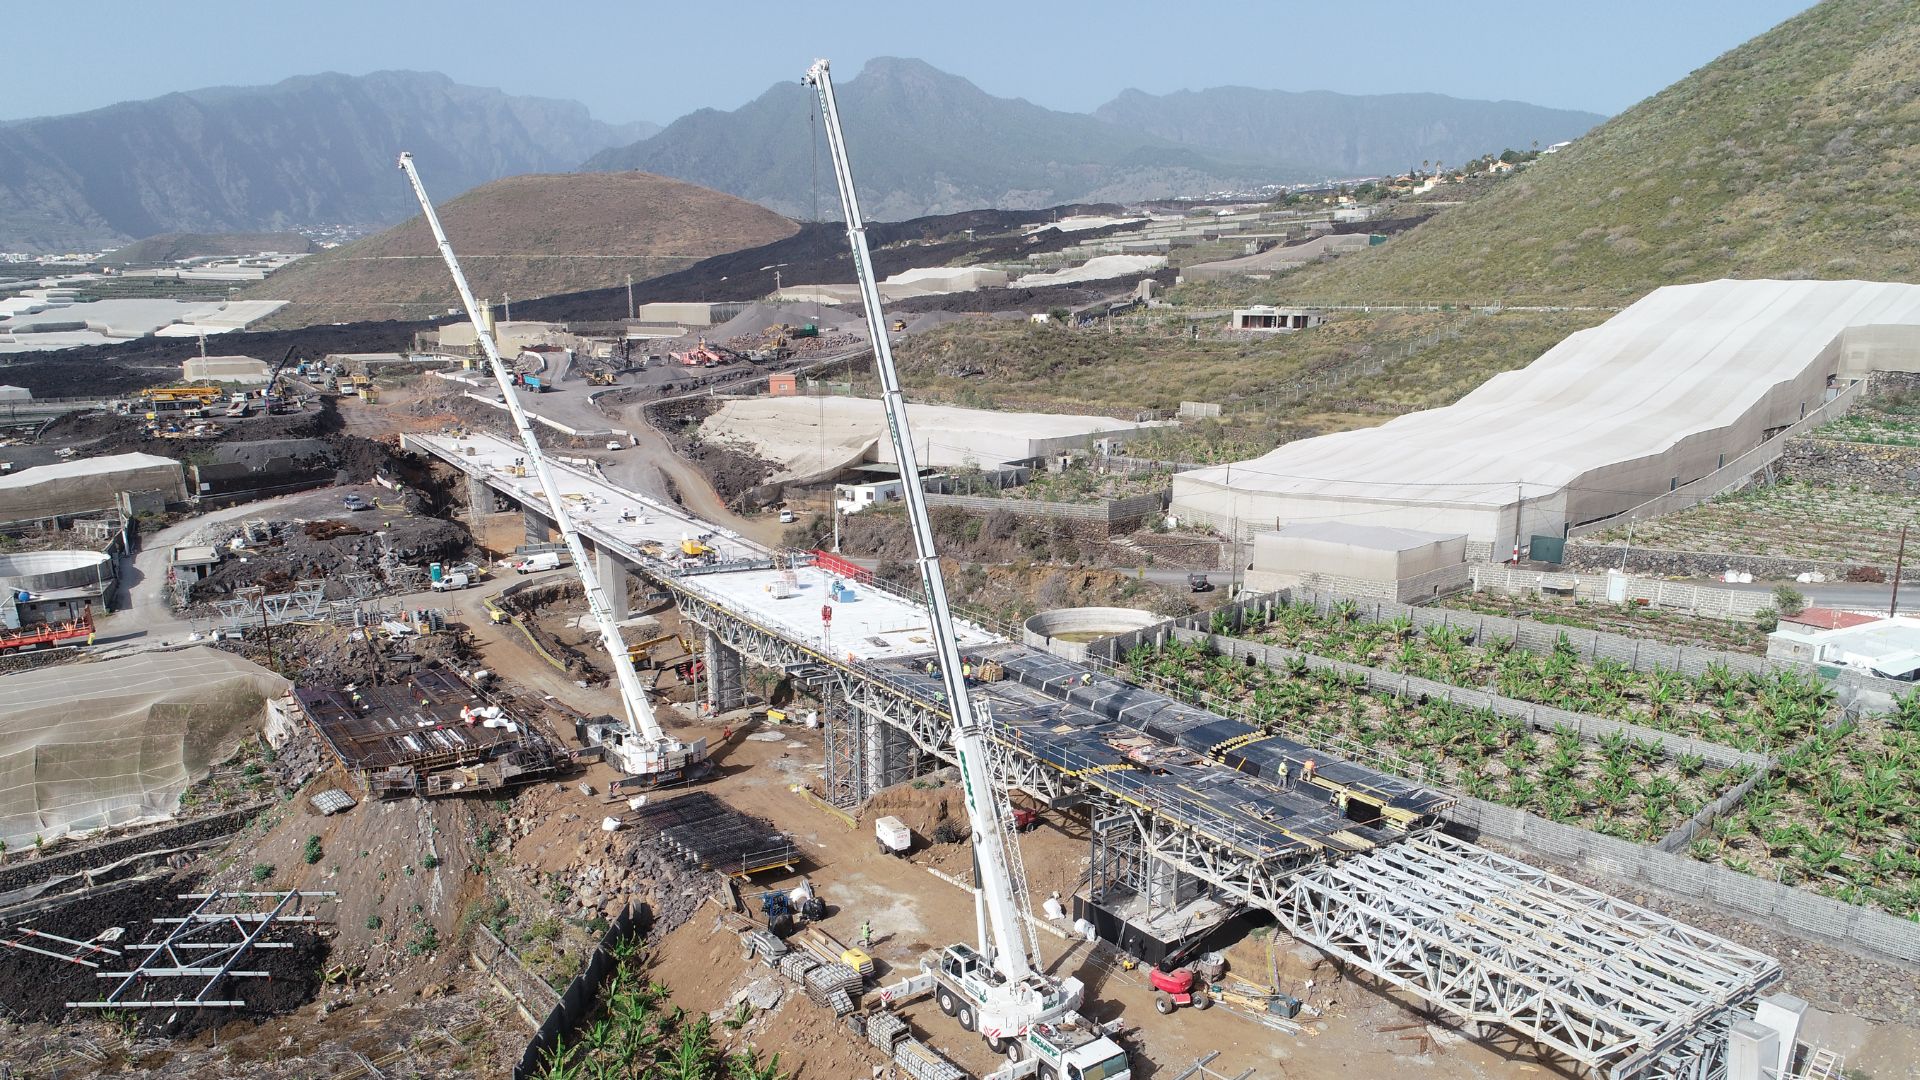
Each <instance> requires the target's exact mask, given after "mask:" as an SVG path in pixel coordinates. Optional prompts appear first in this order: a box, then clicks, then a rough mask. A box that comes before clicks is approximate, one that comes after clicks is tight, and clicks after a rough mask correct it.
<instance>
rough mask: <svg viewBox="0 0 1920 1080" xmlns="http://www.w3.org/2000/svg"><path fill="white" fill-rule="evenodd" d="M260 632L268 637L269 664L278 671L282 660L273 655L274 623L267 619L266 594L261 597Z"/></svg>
mask: <svg viewBox="0 0 1920 1080" xmlns="http://www.w3.org/2000/svg"><path fill="white" fill-rule="evenodd" d="M260 632H261V633H262V634H264V635H265V636H266V639H267V666H268V667H270V668H272V669H273V670H274V671H275V672H276V673H277V672H279V670H280V660H279V658H278V657H276V656H274V655H273V624H272V623H270V622H268V621H267V600H266V597H264V596H263V597H261V598H260Z"/></svg>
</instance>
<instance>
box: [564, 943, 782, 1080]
mask: <svg viewBox="0 0 1920 1080" xmlns="http://www.w3.org/2000/svg"><path fill="white" fill-rule="evenodd" d="M617 952H618V956H619V966H618V967H617V968H615V969H614V972H613V974H612V975H610V976H608V978H607V981H606V985H605V986H603V987H602V988H601V991H600V996H599V998H598V1000H596V1001H595V1002H594V1008H593V1012H592V1013H591V1014H590V1015H589V1016H588V1017H587V1020H586V1023H585V1025H584V1026H582V1028H581V1029H580V1033H579V1036H578V1038H577V1039H576V1040H575V1041H573V1042H566V1041H564V1040H563V1041H562V1042H560V1043H559V1045H557V1046H555V1047H554V1049H553V1051H552V1052H551V1053H549V1054H548V1055H547V1059H546V1062H545V1066H544V1067H543V1068H542V1069H541V1070H540V1071H539V1072H537V1073H535V1075H536V1076H537V1077H539V1078H540V1080H614V1078H627V1077H646V1078H648V1080H784V1077H785V1076H786V1074H785V1073H784V1072H782V1071H781V1070H780V1056H779V1055H778V1054H775V1055H774V1056H773V1059H772V1060H771V1061H767V1062H762V1061H761V1060H760V1057H759V1055H758V1054H757V1053H755V1052H754V1051H752V1050H750V1049H749V1050H739V1051H735V1052H733V1053H728V1052H726V1051H724V1050H722V1049H720V1048H719V1047H718V1046H716V1045H715V1043H714V1030H713V1023H712V1021H711V1020H709V1019H708V1018H707V1017H706V1016H704V1015H693V1016H689V1015H688V1014H687V1012H686V1010H684V1009H681V1008H678V1007H676V1006H674V1005H673V1004H671V1003H670V1002H669V1000H668V998H667V989H666V987H664V986H661V985H660V984H659V983H657V982H653V981H651V980H649V979H647V977H646V974H645V970H644V963H643V961H642V959H641V955H640V953H639V951H638V950H637V949H636V948H635V947H634V946H633V945H632V944H631V943H625V944H623V945H621V946H619V947H617ZM742 1005H743V1010H744V1011H743V1012H740V1013H736V1014H735V1015H734V1016H733V1017H730V1018H727V1019H725V1020H722V1021H721V1024H722V1025H723V1026H725V1027H727V1028H736V1027H739V1026H741V1025H742V1024H744V1023H745V1022H746V1021H747V1020H749V1019H751V1007H747V1006H745V1003H744V1002H743V1003H742Z"/></svg>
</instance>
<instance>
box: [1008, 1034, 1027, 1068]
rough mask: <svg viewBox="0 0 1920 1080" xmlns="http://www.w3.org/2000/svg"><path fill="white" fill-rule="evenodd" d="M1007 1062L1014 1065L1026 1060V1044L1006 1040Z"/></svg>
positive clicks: (1017, 1040)
mask: <svg viewBox="0 0 1920 1080" xmlns="http://www.w3.org/2000/svg"><path fill="white" fill-rule="evenodd" d="M1007 1060H1008V1061H1011V1062H1015V1063H1018V1062H1022V1061H1025V1060H1027V1047H1026V1044H1025V1043H1023V1042H1021V1041H1020V1040H1019V1039H1008V1040H1007Z"/></svg>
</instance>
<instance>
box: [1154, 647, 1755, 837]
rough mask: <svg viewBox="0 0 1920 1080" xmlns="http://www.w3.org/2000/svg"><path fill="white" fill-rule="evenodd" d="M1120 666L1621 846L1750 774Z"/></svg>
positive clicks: (1182, 672)
mask: <svg viewBox="0 0 1920 1080" xmlns="http://www.w3.org/2000/svg"><path fill="white" fill-rule="evenodd" d="M1127 664H1128V667H1129V668H1130V669H1131V673H1132V675H1133V676H1134V677H1135V678H1136V679H1138V680H1140V681H1142V682H1144V683H1146V684H1148V685H1160V686H1164V687H1166V688H1167V689H1168V690H1169V691H1171V692H1173V693H1175V694H1178V695H1180V696H1184V697H1188V698H1191V699H1195V700H1199V701H1201V702H1203V703H1205V704H1207V705H1209V706H1211V707H1214V708H1216V709H1220V710H1223V711H1225V712H1227V713H1228V714H1230V715H1235V714H1237V715H1241V716H1244V717H1245V718H1246V719H1247V720H1248V721H1249V722H1252V723H1257V724H1260V725H1261V726H1263V727H1267V728H1271V729H1273V730H1276V731H1284V732H1286V733H1288V734H1291V735H1294V736H1295V737H1304V738H1306V739H1308V740H1309V741H1311V742H1313V743H1314V744H1315V745H1319V746H1325V747H1326V748H1327V749H1329V750H1331V751H1335V752H1342V753H1347V754H1349V755H1350V756H1352V757H1354V758H1355V759H1356V760H1359V761H1363V762H1366V763H1368V764H1372V765H1376V766H1379V767H1382V768H1386V769H1388V770H1390V771H1392V772H1395V773H1398V774H1400V775H1402V776H1406V777H1409V778H1410V779H1415V780H1420V781H1423V782H1426V783H1430V784H1438V785H1444V786H1446V787H1449V788H1452V789H1454V790H1456V791H1461V792H1465V793H1466V794H1468V795H1471V796H1473V797H1474V798H1477V799H1484V800H1486V801H1488V802H1494V803H1499V804H1501V805H1503V806H1512V807H1516V808H1519V809H1523V810H1529V811H1532V812H1534V813H1536V814H1540V815H1542V816H1544V817H1547V818H1551V819H1552V820H1554V821H1560V822H1565V823H1568V824H1576V825H1581V826H1583V827H1585V828H1589V829H1593V830H1594V831H1596V832H1602V833H1606V834H1608V835H1611V836H1618V837H1620V838H1622V839H1626V840H1635V841H1640V842H1652V841H1656V840H1658V839H1660V838H1661V837H1662V836H1665V835H1666V834H1667V833H1668V832H1670V831H1672V830H1673V829H1674V828H1675V827H1676V826H1678V825H1680V824H1681V823H1682V822H1684V821H1686V820H1687V819H1688V818H1690V817H1692V816H1693V815H1694V813H1696V812H1697V811H1698V810H1699V809H1700V808H1701V807H1702V806H1704V805H1706V804H1707V803H1708V802H1710V801H1712V800H1713V799H1715V798H1717V797H1719V796H1720V795H1721V794H1723V793H1725V792H1726V791H1727V790H1728V789H1729V788H1732V787H1734V786H1735V785H1737V784H1739V783H1741V782H1742V781H1744V780H1746V779H1747V778H1748V777H1749V776H1751V775H1752V771H1751V770H1750V769H1748V768H1747V767H1745V766H1742V767H1739V768H1734V769H1724V768H1715V767H1713V766H1710V765H1708V764H1707V763H1706V762H1705V761H1703V760H1701V759H1700V758H1698V757H1694V756H1692V755H1682V756H1680V757H1669V756H1668V754H1667V753H1666V751H1665V749H1664V748H1663V747H1662V746H1661V745H1660V744H1659V743H1658V742H1655V741H1652V740H1646V741H1636V740H1634V739H1632V738H1629V737H1627V736H1626V735H1624V734H1620V735H1613V736H1609V737H1608V738H1606V739H1603V740H1601V741H1599V742H1589V741H1587V740H1585V739H1583V738H1581V737H1580V735H1579V734H1577V733H1575V732H1572V731H1563V732H1555V733H1553V734H1543V733H1540V732H1536V731H1534V730H1532V729H1531V728H1530V727H1529V726H1528V725H1527V723H1526V722H1525V721H1524V720H1519V719H1515V718H1512V717H1505V716H1499V715H1497V714H1495V713H1492V712H1488V711H1486V710H1482V709H1469V708H1465V707H1462V706H1460V705H1456V704H1453V703H1451V702H1446V701H1424V702H1421V701H1413V700H1409V699H1406V698H1400V697H1395V696H1392V695H1389V694H1382V693H1379V692H1377V691H1375V690H1373V689H1371V688H1369V687H1368V686H1367V684H1366V682H1365V681H1364V679H1363V678H1362V677H1360V676H1358V675H1347V674H1342V673H1340V672H1336V671H1332V670H1328V669H1325V668H1322V669H1317V670H1309V669H1308V668H1307V666H1306V665H1305V664H1304V663H1298V664H1296V665H1294V666H1293V667H1292V668H1291V669H1289V670H1286V671H1280V670H1276V669H1274V668H1269V667H1263V666H1251V667H1250V666H1248V665H1247V664H1246V663H1244V662H1242V661H1239V660H1235V659H1232V658H1230V657H1225V656H1220V655H1217V654H1214V653H1209V652H1206V651H1203V650H1202V649H1201V648H1200V647H1199V646H1196V645H1190V644H1184V643H1178V642H1176V643H1172V644H1169V645H1168V646H1167V647H1166V648H1165V649H1163V650H1160V651H1158V652H1156V651H1154V650H1153V649H1152V648H1150V647H1144V646H1143V647H1142V648H1140V649H1136V650H1134V651H1133V653H1131V654H1130V655H1129V656H1128V657H1127Z"/></svg>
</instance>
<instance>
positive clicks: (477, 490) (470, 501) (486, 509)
mask: <svg viewBox="0 0 1920 1080" xmlns="http://www.w3.org/2000/svg"><path fill="white" fill-rule="evenodd" d="M491 513H493V489H492V488H490V487H488V486H487V482H486V481H485V480H483V479H481V478H480V477H478V476H474V475H472V474H468V476H467V520H469V521H471V522H472V523H473V527H474V528H476V529H478V528H479V527H480V522H481V519H483V518H484V517H486V515H488V514H491Z"/></svg>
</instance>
